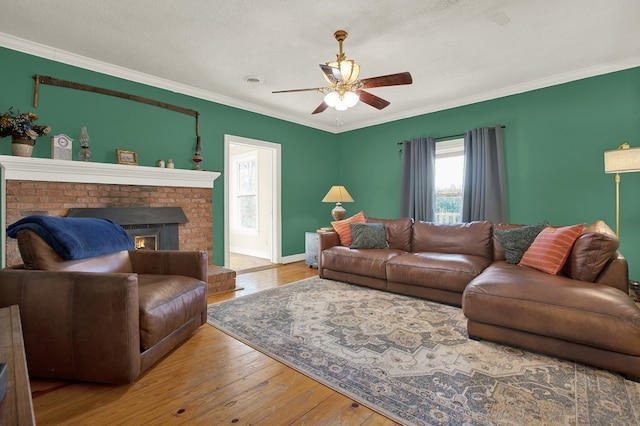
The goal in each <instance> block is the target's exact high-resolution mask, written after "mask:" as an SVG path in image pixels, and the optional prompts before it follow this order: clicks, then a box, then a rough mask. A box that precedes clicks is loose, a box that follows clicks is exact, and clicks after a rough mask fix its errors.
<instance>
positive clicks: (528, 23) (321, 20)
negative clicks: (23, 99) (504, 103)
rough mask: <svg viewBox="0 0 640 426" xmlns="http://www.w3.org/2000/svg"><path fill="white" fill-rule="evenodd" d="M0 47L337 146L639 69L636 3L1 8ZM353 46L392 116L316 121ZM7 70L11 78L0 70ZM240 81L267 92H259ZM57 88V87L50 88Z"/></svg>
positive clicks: (303, 2)
mask: <svg viewBox="0 0 640 426" xmlns="http://www.w3.org/2000/svg"><path fill="white" fill-rule="evenodd" d="M0 6H1V7H0V10H1V11H2V12H1V13H0V45H3V46H6V47H10V48H14V49H17V50H22V51H27V52H29V53H34V54H37V55H39V56H44V57H49V58H51V59H55V60H59V61H61V62H67V63H72V64H74V65H79V66H83V67H85V68H88V69H94V70H97V71H101V72H106V73H109V74H112V75H117V76H121V77H125V78H130V79H132V80H134V81H141V82H147V83H149V84H154V85H156V86H160V87H165V88H168V89H170V90H175V91H178V92H182V93H186V94H189V95H194V96H198V97H201V98H204V99H209V100H213V101H216V102H220V103H223V104H227V105H231V106H237V107H240V108H243V109H247V110H250V111H255V112H259V113H263V114H267V115H270V116H273V117H278V118H283V119H286V120H289V121H293V122H296V123H300V124H304V125H307V126H311V127H314V128H319V129H323V130H327V131H331V132H341V131H345V130H351V129H356V128H360V127H364V126H369V125H372V124H378V123H383V122H387V121H391V120H395V119H398V118H404V117H410V116H415V115H419V114H423V113H427V112H432V111H437V110H441V109H445V108H450V107H454V106H459V105H464V104H468V103H472V102H477V101H481V100H486V99H492V98H496V97H499V96H505V95H509V94H513V93H519V92H523V91H526V90H531V89H535V88H540V87H546V86H549V85H553V84H558V83H563V82H566V81H571V80H575V79H578V78H583V77H589V76H593V75H598V74H603V73H606V72H611V71H616V70H621V69H625V68H630V67H634V66H640V43H639V41H640V24H639V23H638V22H639V21H640V1H639V0H393V1H380V0H378V1H371V0H342V1H336V0H235V1H233V0H227V1H225V0H188V1H187V0H183V1H179V0H135V1H131V0H103V1H100V2H98V1H87V0H57V1H50V0H20V1H15V0H0ZM338 29H344V30H346V31H347V32H348V33H349V36H348V38H347V40H346V41H345V43H344V50H345V52H346V54H347V58H349V59H355V60H356V61H357V62H358V63H359V64H360V66H361V72H360V76H361V78H366V77H375V76H379V75H386V74H393V73H397V72H403V71H409V72H411V74H412V76H413V84H412V85H410V86H395V87H383V88H376V89H370V92H371V93H373V94H375V95H377V96H379V97H382V98H384V99H386V100H388V101H390V102H391V105H390V106H388V107H387V108H386V109H383V110H380V111H379V110H376V109H375V108H372V107H370V106H369V105H366V104H363V103H360V104H358V105H356V107H354V108H352V109H350V110H348V111H345V112H343V113H342V114H341V116H338V113H337V112H336V111H334V110H332V109H328V110H327V111H325V112H324V113H321V114H316V115H311V111H313V110H314V109H315V108H316V107H317V106H318V105H319V104H320V103H321V102H322V95H321V94H320V93H317V92H302V93H284V94H273V93H271V92H272V91H274V90H284V89H298V88H312V87H318V86H322V85H323V84H324V79H323V76H322V72H321V71H320V68H319V67H318V64H320V63H325V62H328V61H331V60H334V59H335V54H336V53H337V52H338V43H337V42H336V41H335V39H334V37H333V33H334V32H335V31H336V30H338ZM2 66H7V65H6V64H2ZM245 76H257V77H259V78H260V79H261V80H262V83H261V84H259V85H257V86H251V85H249V84H247V83H245V82H244V80H243V77H245ZM53 77H56V76H53Z"/></svg>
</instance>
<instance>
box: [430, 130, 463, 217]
mask: <svg viewBox="0 0 640 426" xmlns="http://www.w3.org/2000/svg"><path fill="white" fill-rule="evenodd" d="M463 173H464V139H454V140H450V141H444V142H438V143H436V172H435V190H436V191H435V192H436V199H435V205H434V218H435V222H436V223H459V222H460V221H461V217H462V183H463Z"/></svg>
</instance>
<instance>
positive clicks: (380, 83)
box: [360, 72, 413, 89]
mask: <svg viewBox="0 0 640 426" xmlns="http://www.w3.org/2000/svg"><path fill="white" fill-rule="evenodd" d="M360 82H361V83H362V84H363V85H364V86H362V87H363V88H365V89H371V88H373V87H384V86H400V85H402V84H411V83H413V78H411V74H410V73H408V72H401V73H398V74H389V75H382V76H380V77H371V78H364V79H362V80H360Z"/></svg>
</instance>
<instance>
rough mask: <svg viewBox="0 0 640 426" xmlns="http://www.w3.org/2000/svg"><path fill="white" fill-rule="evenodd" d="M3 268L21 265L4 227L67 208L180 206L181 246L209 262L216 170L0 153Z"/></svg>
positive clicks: (211, 252) (16, 250)
mask: <svg viewBox="0 0 640 426" xmlns="http://www.w3.org/2000/svg"><path fill="white" fill-rule="evenodd" d="M0 168H1V171H2V176H1V179H0V197H1V200H0V203H1V205H2V212H1V215H2V223H0V224H1V225H2V230H3V232H2V233H1V234H2V247H4V250H3V252H4V253H3V254H4V255H3V256H2V266H3V267H4V266H5V265H14V264H18V263H21V260H20V254H19V252H18V248H17V244H16V242H15V240H13V239H7V238H6V233H5V232H4V229H6V226H7V225H8V224H11V223H13V222H15V221H17V220H18V219H20V218H22V217H25V216H28V215H32V214H45V215H51V216H67V214H68V212H69V209H75V208H103V207H117V208H130V207H179V208H181V209H182V210H183V211H184V214H185V215H186V217H187V219H188V222H186V223H181V224H179V225H178V226H179V245H180V249H181V250H206V251H207V252H208V254H209V263H210V264H211V262H212V260H213V225H212V220H213V216H212V188H213V185H214V181H215V179H216V178H217V177H218V176H219V175H220V173H217V172H205V171H193V170H180V169H162V168H156V167H142V166H126V165H119V164H106V163H84V162H79V161H64V160H50V159H43V158H22V157H13V156H0Z"/></svg>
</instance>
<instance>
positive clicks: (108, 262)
mask: <svg viewBox="0 0 640 426" xmlns="http://www.w3.org/2000/svg"><path fill="white" fill-rule="evenodd" d="M16 237H17V240H18V249H19V250H20V256H21V257H22V262H23V263H24V267H25V269H39V270H43V271H75V272H103V273H105V272H132V268H131V261H130V259H129V252H128V251H126V250H124V251H119V252H116V253H111V254H105V255H102V256H96V257H91V258H88V259H80V260H64V259H63V258H62V257H60V255H59V254H58V253H57V252H56V251H55V250H54V249H53V248H52V247H51V246H50V245H49V244H47V243H46V242H45V241H44V240H43V239H42V238H40V236H38V234H36V233H35V232H34V231H31V230H29V229H23V230H21V231H18V233H17V235H16Z"/></svg>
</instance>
